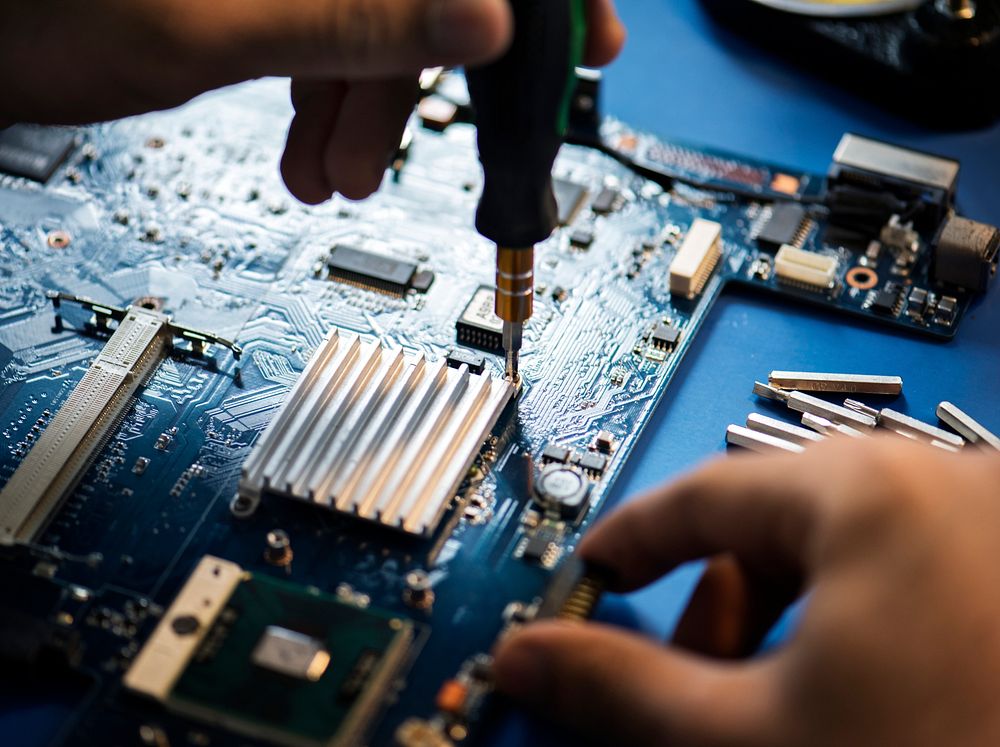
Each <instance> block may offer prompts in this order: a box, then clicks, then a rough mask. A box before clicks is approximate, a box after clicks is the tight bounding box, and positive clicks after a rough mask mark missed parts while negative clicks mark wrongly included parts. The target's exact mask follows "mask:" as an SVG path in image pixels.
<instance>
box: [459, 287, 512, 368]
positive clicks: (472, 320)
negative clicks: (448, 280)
mask: <svg viewBox="0 0 1000 747" xmlns="http://www.w3.org/2000/svg"><path fill="white" fill-rule="evenodd" d="M494 294H495V291H494V290H493V288H491V287H490V286H488V285H481V286H479V287H478V288H477V289H476V292H475V293H473V294H472V299H471V300H470V301H469V303H468V304H467V305H466V307H465V310H464V311H462V314H461V316H459V317H458V321H457V322H455V333H456V337H457V338H458V341H459V343H461V344H462V345H468V346H469V347H473V348H479V349H480V350H486V351H488V352H490V353H501V352H503V322H502V321H501V320H500V317H498V316H497V315H496V313H495V312H494V310H493V306H494Z"/></svg>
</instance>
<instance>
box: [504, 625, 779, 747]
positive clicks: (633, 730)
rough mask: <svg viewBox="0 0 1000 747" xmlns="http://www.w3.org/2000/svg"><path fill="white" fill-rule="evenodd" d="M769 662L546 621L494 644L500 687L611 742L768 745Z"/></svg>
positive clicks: (605, 629) (770, 710) (598, 627)
mask: <svg viewBox="0 0 1000 747" xmlns="http://www.w3.org/2000/svg"><path fill="white" fill-rule="evenodd" d="M772 669H773V663H772V662H771V661H770V660H768V661H760V662H754V663H751V664H745V665H739V666H736V665H732V664H728V663H716V662H711V661H708V660H704V659H701V658H699V657H694V656H691V655H688V654H685V653H683V652H679V651H675V650H671V649H669V648H664V647H662V646H660V645H658V644H656V643H654V642H652V641H648V640H646V639H644V638H641V637H640V636H637V635H635V634H632V633H628V632H625V631H621V630H617V629H614V628H609V627H605V626H601V625H596V624H583V625H582V624H575V623H562V622H551V621H549V622H542V623H535V624H532V625H528V626H527V627H525V628H524V629H523V630H521V631H519V632H517V633H515V634H513V635H511V636H509V637H507V638H506V639H504V640H503V641H502V642H501V643H500V645H499V647H498V649H497V651H496V670H495V671H496V682H497V687H498V689H499V690H500V691H501V692H504V693H506V694H507V695H509V696H511V697H513V698H514V699H516V700H518V701H520V702H522V703H524V704H526V705H528V706H529V707H533V708H534V709H537V710H540V711H544V713H545V715H546V716H551V717H553V718H555V719H556V720H558V721H561V722H562V723H565V724H568V725H572V726H574V727H575V728H576V729H577V730H579V731H581V732H582V733H584V734H587V735H588V736H592V737H596V738H598V740H599V741H601V743H606V744H676V745H713V746H714V747H722V746H723V745H737V744H738V745H741V746H743V747H747V746H749V745H756V744H770V745H773V744H774V742H773V741H768V739H767V737H768V734H767V732H770V731H771V728H770V726H769V724H768V721H769V719H770V718H771V717H770V715H769V714H771V713H774V709H773V708H771V707H769V701H770V700H771V696H770V693H771V692H772V684H771V683H772V680H773V677H772V676H771V670H772Z"/></svg>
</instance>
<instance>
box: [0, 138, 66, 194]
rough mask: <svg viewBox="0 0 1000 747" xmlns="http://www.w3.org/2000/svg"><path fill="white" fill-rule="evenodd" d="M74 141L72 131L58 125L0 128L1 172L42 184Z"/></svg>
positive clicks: (64, 158) (60, 162) (49, 177)
mask: <svg viewBox="0 0 1000 747" xmlns="http://www.w3.org/2000/svg"><path fill="white" fill-rule="evenodd" d="M75 144H76V135H74V134H73V132H71V131H69V130H65V129H60V128H57V127H36V126H34V125H14V126H13V127H8V128H7V129H6V130H0V172H2V173H4V174H9V175H11V176H20V177H24V178H26V179H32V180H34V181H36V182H42V183H43V184H44V183H45V182H47V181H48V180H49V179H51V178H52V175H53V174H54V173H55V172H56V169H58V168H59V167H60V166H61V165H62V164H63V162H65V160H66V159H67V158H68V157H69V154H70V151H72V150H73V146H74V145H75Z"/></svg>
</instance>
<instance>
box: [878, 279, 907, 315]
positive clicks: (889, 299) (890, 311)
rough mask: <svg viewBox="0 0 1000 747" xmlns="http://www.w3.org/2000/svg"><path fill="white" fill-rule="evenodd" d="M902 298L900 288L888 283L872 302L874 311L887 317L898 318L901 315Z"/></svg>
mask: <svg viewBox="0 0 1000 747" xmlns="http://www.w3.org/2000/svg"><path fill="white" fill-rule="evenodd" d="M901 301H902V298H901V296H900V288H899V286H898V285H896V284H895V283H887V284H886V286H885V288H883V289H882V290H880V291H879V292H878V294H877V295H876V296H875V300H874V301H872V307H871V308H872V311H874V312H875V313H877V314H884V315H885V316H896V315H897V314H899V307H900V303H901Z"/></svg>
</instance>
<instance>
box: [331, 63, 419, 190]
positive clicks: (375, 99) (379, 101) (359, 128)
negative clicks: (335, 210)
mask: <svg viewBox="0 0 1000 747" xmlns="http://www.w3.org/2000/svg"><path fill="white" fill-rule="evenodd" d="M415 80H416V78H415V77H414V76H410V77H406V78H397V79H394V80H385V81H361V82H356V83H352V84H351V85H350V87H349V88H348V90H347V94H346V96H345V97H344V102H343V105H342V106H341V109H340V114H339V116H338V117H337V122H336V124H335V125H334V127H333V131H332V132H331V134H330V136H329V139H328V141H327V143H326V147H325V150H324V153H323V167H324V169H325V172H326V181H327V183H328V184H329V185H330V186H331V187H332V188H333V189H334V190H335V191H337V192H340V193H341V194H342V195H344V197H347V198H348V199H351V200H360V199H363V198H365V197H367V196H368V195H370V194H371V193H372V192H374V191H375V190H376V189H378V187H379V185H380V184H381V183H382V178H383V177H384V176H385V169H386V166H387V165H388V163H389V159H390V158H391V157H392V154H393V153H395V152H396V149H397V148H398V147H399V142H400V139H401V138H402V134H403V128H404V127H405V126H406V120H407V118H408V117H409V115H410V112H411V111H413V105H414V103H415V102H416V98H417V86H416V83H415Z"/></svg>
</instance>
